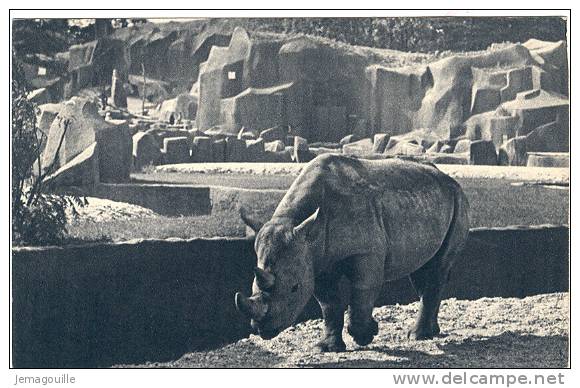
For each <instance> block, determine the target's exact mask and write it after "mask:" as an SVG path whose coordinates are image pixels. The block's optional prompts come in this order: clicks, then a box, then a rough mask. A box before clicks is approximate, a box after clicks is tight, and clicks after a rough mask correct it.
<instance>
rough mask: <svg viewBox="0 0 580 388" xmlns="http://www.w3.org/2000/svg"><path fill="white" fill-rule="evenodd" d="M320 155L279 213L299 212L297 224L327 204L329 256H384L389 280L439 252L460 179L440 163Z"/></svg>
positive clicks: (293, 214)
mask: <svg viewBox="0 0 580 388" xmlns="http://www.w3.org/2000/svg"><path fill="white" fill-rule="evenodd" d="M317 159H319V158H316V159H315V160H314V161H313V162H315V163H312V162H311V163H310V164H309V165H308V166H307V167H306V168H305V169H304V171H303V172H302V174H301V175H300V176H299V177H298V178H297V179H296V181H295V182H294V184H293V185H292V186H291V188H290V190H289V191H288V193H287V194H286V196H285V197H284V199H283V200H282V202H281V203H280V205H279V206H278V209H277V210H276V213H275V215H276V214H278V215H283V216H288V217H297V220H296V223H297V222H300V218H302V217H306V216H307V215H308V214H310V213H311V212H312V211H314V210H316V208H317V207H320V208H321V209H322V210H323V212H322V213H323V214H324V223H325V225H324V228H325V230H326V233H325V239H326V241H325V246H326V250H327V254H328V255H329V256H330V257H333V258H336V257H341V256H348V255H352V254H357V253H369V251H373V252H374V253H376V254H384V256H385V269H386V274H385V276H387V277H388V278H397V277H400V276H402V275H406V274H408V273H409V272H412V271H414V270H416V269H417V268H419V267H420V266H422V265H423V264H424V263H425V262H427V261H428V260H429V259H430V258H431V257H433V255H435V253H436V252H437V250H438V249H439V248H440V247H441V244H442V242H443V240H444V238H445V236H446V234H447V231H448V229H449V225H450V223H451V220H452V217H453V206H454V195H455V194H454V193H455V192H456V190H457V189H458V185H457V183H456V182H455V181H454V180H453V179H451V178H449V177H448V176H446V175H445V174H443V173H442V172H440V171H439V170H438V169H437V168H436V167H434V166H431V165H425V164H421V163H414V162H409V161H401V160H398V159H388V160H372V161H371V160H359V159H354V158H349V157H343V156H337V155H333V156H331V157H326V158H321V159H322V160H317ZM321 226H322V225H321Z"/></svg>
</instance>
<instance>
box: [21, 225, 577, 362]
mask: <svg viewBox="0 0 580 388" xmlns="http://www.w3.org/2000/svg"><path fill="white" fill-rule="evenodd" d="M568 247H569V229H568V228H567V227H549V226H546V227H531V228H502V229H476V230H472V231H471V232H470V236H469V241H468V244H467V247H466V249H465V251H464V254H463V260H461V261H460V262H459V263H457V265H456V266H455V267H454V270H453V273H452V276H451V282H450V284H449V286H448V289H447V297H456V298H460V299H476V298H480V297H485V296H488V297H493V296H501V297H523V296H526V295H534V294H541V293H549V292H558V291H566V290H568V267H569V255H568ZM255 263H256V257H255V254H254V251H253V242H252V241H251V240H249V239H225V238H216V239H193V240H177V239H169V240H135V241H131V242H124V243H113V244H110V243H109V244H90V245H83V246H71V247H44V248H15V249H13V251H12V298H13V303H12V350H13V356H12V361H13V366H14V367H18V368H23V367H34V368H50V367H105V366H110V365H114V364H121V363H138V362H144V361H164V360H170V359H176V358H179V357H180V356H181V355H183V354H184V353H186V352H188V351H192V350H200V349H207V348H211V347H216V346H220V345H223V344H226V343H228V342H233V341H235V340H237V339H240V338H243V337H245V336H247V335H248V334H249V333H250V326H249V322H248V321H247V320H246V319H245V318H243V317H242V316H241V315H240V314H238V313H237V312H236V310H235V308H234V303H233V300H234V294H235V292H236V291H243V292H245V293H246V294H249V293H250V287H251V282H252V279H253V274H252V269H253V267H254V265H255ZM416 299H417V298H416V296H415V294H414V292H413V290H412V287H411V285H410V283H409V282H408V280H407V279H403V280H399V281H396V282H391V283H387V284H386V285H385V287H384V289H383V293H382V296H381V298H380V300H379V303H380V304H391V303H408V302H411V301H413V300H416ZM319 314H320V311H319V308H318V306H317V304H316V303H315V302H314V301H311V302H310V303H309V304H308V305H307V307H306V309H305V311H304V313H303V315H302V317H301V319H306V318H313V317H319Z"/></svg>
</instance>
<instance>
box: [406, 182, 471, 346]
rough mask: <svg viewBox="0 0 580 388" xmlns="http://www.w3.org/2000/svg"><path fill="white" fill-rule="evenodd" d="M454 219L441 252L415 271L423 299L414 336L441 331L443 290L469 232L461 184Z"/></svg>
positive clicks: (427, 336) (411, 334)
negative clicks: (440, 314)
mask: <svg viewBox="0 0 580 388" xmlns="http://www.w3.org/2000/svg"><path fill="white" fill-rule="evenodd" d="M453 187H454V190H455V191H456V192H455V203H454V214H453V220H452V222H451V225H450V227H449V231H448V232H447V236H445V240H444V241H443V245H442V246H441V248H440V249H439V252H437V253H436V254H435V256H433V258H432V259H431V260H429V261H428V262H427V263H425V265H423V266H422V267H421V268H419V269H418V270H417V271H415V272H413V273H411V274H410V275H409V278H410V280H411V283H412V284H413V287H414V288H415V290H416V291H417V294H418V295H419V297H420V298H421V302H420V307H419V314H418V316H417V320H416V322H415V325H414V326H413V327H412V328H411V329H410V330H409V332H408V333H407V337H408V338H410V339H416V340H422V339H430V338H433V337H434V336H437V335H439V334H440V332H441V330H440V328H439V324H438V322H437V317H438V315H439V306H440V305H441V298H442V297H443V291H444V289H445V286H446V285H447V282H448V280H449V272H450V270H451V267H452V266H453V263H454V262H455V261H456V260H457V258H458V257H459V255H460V253H461V251H462V250H463V247H464V246H465V242H466V240H467V236H468V234H469V219H468V215H467V212H468V208H469V205H468V203H467V199H466V198H465V195H464V194H463V192H462V191H461V190H460V188H459V187H458V186H457V185H453Z"/></svg>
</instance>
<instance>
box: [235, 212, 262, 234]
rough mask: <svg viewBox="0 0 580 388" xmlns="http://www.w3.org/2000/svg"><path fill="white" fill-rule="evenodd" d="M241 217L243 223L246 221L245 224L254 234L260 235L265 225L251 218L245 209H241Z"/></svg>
mask: <svg viewBox="0 0 580 388" xmlns="http://www.w3.org/2000/svg"><path fill="white" fill-rule="evenodd" d="M240 217H241V218H242V221H244V224H246V225H247V226H248V227H249V228H250V229H252V231H253V232H254V233H258V232H259V231H260V229H262V226H264V224H263V223H261V222H259V221H257V220H255V219H253V218H252V217H251V216H249V215H248V212H247V211H246V209H245V208H244V207H240Z"/></svg>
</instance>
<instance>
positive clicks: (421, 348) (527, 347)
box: [137, 293, 569, 368]
mask: <svg viewBox="0 0 580 388" xmlns="http://www.w3.org/2000/svg"><path fill="white" fill-rule="evenodd" d="M417 308H418V303H412V304H409V305H404V306H401V305H395V306H385V307H380V308H376V309H375V310H374V314H373V315H374V318H375V319H376V320H377V321H378V323H379V334H378V336H377V337H375V339H374V341H373V342H372V343H371V344H370V345H368V346H365V347H359V346H357V345H356V344H355V343H354V342H353V341H352V339H351V338H350V337H349V336H348V334H346V331H345V333H344V338H345V342H346V344H347V351H346V352H344V353H325V354H321V353H316V352H314V351H313V350H312V348H313V346H314V344H315V343H316V342H317V341H318V339H319V338H320V336H321V334H322V321H321V320H312V321H307V322H304V323H300V324H298V325H296V326H294V327H290V328H288V329H286V330H285V331H283V332H282V333H281V334H280V335H278V337H276V338H275V339H273V340H270V341H265V340H262V339H261V338H259V337H258V336H255V335H252V336H250V338H247V339H242V340H240V341H238V342H237V343H234V344H231V345H228V346H225V347H223V348H221V349H217V350H212V351H206V352H194V353H189V354H186V355H184V356H183V357H182V358H181V359H179V360H176V361H172V362H167V363H147V364H144V365H137V366H138V367H151V368H158V367H169V368H252V367H262V368H264V367H266V368H277V367H283V368H284V367H285V368H325V367H327V368H328V367H330V368H562V367H566V366H567V365H568V337H569V323H568V322H569V294H568V293H555V294H545V295H538V296H532V297H527V298H524V299H517V298H483V299H479V300H476V301H464V300H456V299H448V300H445V301H443V303H442V306H441V312H440V318H439V323H440V326H441V330H442V333H443V335H442V336H441V337H438V338H436V339H433V340H427V341H410V340H408V339H407V338H406V331H407V329H408V328H409V326H410V325H411V324H412V323H413V321H414V317H415V315H416V313H417Z"/></svg>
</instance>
